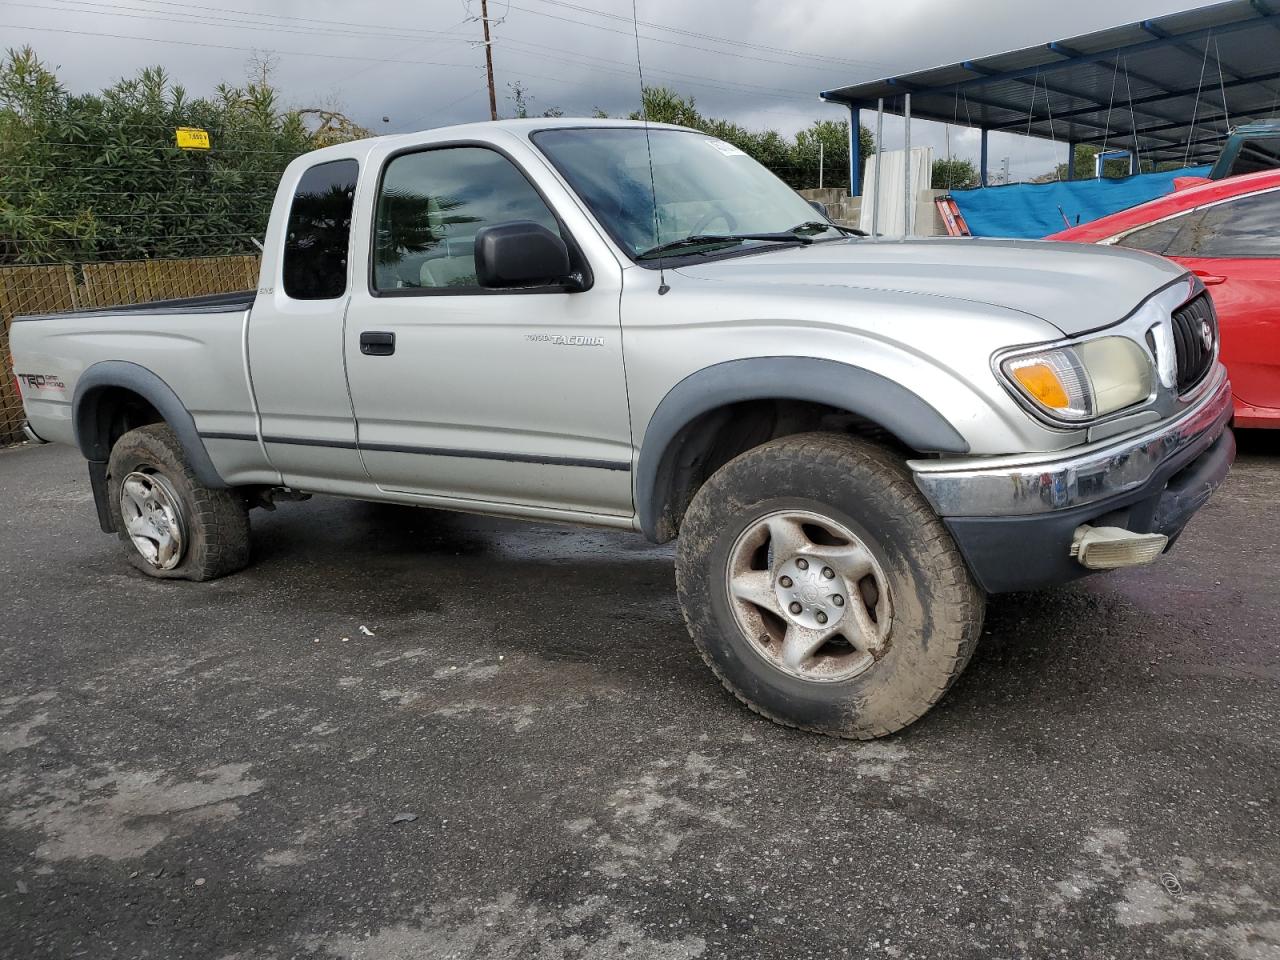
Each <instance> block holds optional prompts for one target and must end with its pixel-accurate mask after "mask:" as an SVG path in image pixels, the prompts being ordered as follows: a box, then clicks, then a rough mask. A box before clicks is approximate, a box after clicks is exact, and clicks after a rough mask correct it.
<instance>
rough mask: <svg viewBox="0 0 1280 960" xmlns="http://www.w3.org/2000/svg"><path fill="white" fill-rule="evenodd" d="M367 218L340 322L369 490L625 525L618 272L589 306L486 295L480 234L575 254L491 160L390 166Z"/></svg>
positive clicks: (559, 297) (608, 275) (517, 182)
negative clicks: (512, 226)
mask: <svg viewBox="0 0 1280 960" xmlns="http://www.w3.org/2000/svg"><path fill="white" fill-rule="evenodd" d="M373 206H374V209H373V210H372V211H371V214H372V215H373V216H374V217H375V220H374V224H373V236H372V239H371V244H370V246H371V247H372V254H371V257H372V266H371V269H370V270H369V283H368V289H361V290H358V291H356V292H355V293H354V294H353V297H352V301H351V304H350V307H349V312H348V316H347V324H346V358H347V376H348V383H349V385H350V389H351V400H352V404H353V406H354V408H355V414H356V420H357V425H358V444H359V448H360V452H361V455H362V456H363V458H364V463H365V466H366V468H367V469H368V471H369V475H370V476H371V477H372V479H373V481H374V482H375V483H376V484H378V486H379V487H381V488H382V489H384V490H387V491H391V492H398V493H410V494H417V495H421V496H424V497H430V498H442V499H446V500H450V501H455V502H458V501H465V503H463V504H460V505H466V506H469V507H471V508H473V509H479V510H482V509H483V508H484V505H485V504H486V503H489V504H495V505H498V504H519V505H522V506H531V507H535V508H544V509H547V510H553V511H571V512H575V513H587V514H606V515H614V516H619V517H622V516H630V515H631V513H632V497H631V473H630V469H631V454H632V447H631V434H630V424H629V418H628V411H627V396H626V382H625V377H624V372H623V365H622V338H621V330H620V326H619V309H618V303H619V286H620V284H619V279H618V277H617V271H616V270H612V271H608V270H606V271H598V272H597V276H596V277H595V282H594V284H593V285H592V286H591V287H590V288H589V289H587V290H586V291H583V292H575V293H566V292H563V291H562V290H561V289H559V288H555V289H552V288H540V289H526V290H519V291H494V290H485V289H482V288H481V287H480V286H479V285H478V284H477V282H476V270H475V258H474V241H475V234H476V231H477V230H478V229H480V228H481V227H483V226H486V225H488V224H494V223H502V222H507V221H512V220H532V221H535V222H537V223H540V224H542V225H544V226H546V227H547V228H548V229H550V230H552V231H555V232H558V233H560V235H561V236H562V237H564V239H565V240H566V242H567V243H568V244H569V245H570V247H571V249H574V250H576V249H577V247H576V246H575V244H574V241H573V238H572V237H570V236H567V235H566V234H567V228H565V227H564V226H563V224H562V223H561V222H560V221H559V220H558V219H557V218H556V217H555V216H554V215H553V214H552V212H551V209H550V208H549V206H548V204H547V203H546V202H545V201H544V199H543V198H542V196H541V194H540V193H539V192H538V190H536V189H535V188H534V186H533V185H532V183H531V181H530V180H529V178H528V177H527V176H526V175H525V173H524V172H523V171H522V170H521V169H520V168H519V167H518V166H517V165H516V163H515V162H514V161H513V160H511V159H509V158H508V157H507V156H506V155H504V154H503V153H500V152H498V151H496V150H493V149H490V148H487V147H482V146H475V145H458V146H441V147H433V148H429V149H423V150H417V151H414V152H409V153H402V154H399V155H395V156H392V157H391V158H390V159H389V160H388V161H387V162H386V165H385V167H384V169H383V171H382V176H381V177H380V180H379V185H378V190H377V196H376V197H375V198H373ZM577 256H581V254H580V253H579V254H577ZM579 265H580V266H584V267H585V264H579Z"/></svg>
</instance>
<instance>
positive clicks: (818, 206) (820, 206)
mask: <svg viewBox="0 0 1280 960" xmlns="http://www.w3.org/2000/svg"><path fill="white" fill-rule="evenodd" d="M809 206H811V207H813V209H815V210H817V211H818V212H819V213H820V214H822V215H823V216H824V217H825V218H826V219H828V220H830V219H831V214H829V213H827V205H826V204H825V203H823V202H822V201H821V200H810V201H809Z"/></svg>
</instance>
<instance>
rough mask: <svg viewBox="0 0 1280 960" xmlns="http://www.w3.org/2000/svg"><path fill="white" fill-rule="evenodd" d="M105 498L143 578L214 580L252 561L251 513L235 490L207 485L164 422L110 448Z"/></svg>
mask: <svg viewBox="0 0 1280 960" xmlns="http://www.w3.org/2000/svg"><path fill="white" fill-rule="evenodd" d="M107 493H108V497H109V498H110V506H111V511H112V516H113V518H114V520H115V526H116V530H117V531H118V533H119V536H120V539H121V541H122V542H123V543H124V548H125V551H126V554H127V556H128V558H129V562H130V563H131V564H133V566H135V567H137V568H138V569H139V570H141V571H142V572H143V573H145V574H147V575H148V576H152V577H158V578H161V579H172V580H213V579H215V578H217V577H223V576H226V575H227V574H229V573H235V572H236V571H237V570H240V569H243V568H244V566H245V565H246V564H248V562H249V512H248V509H247V506H246V504H245V502H244V498H243V497H242V496H240V494H238V493H236V492H235V491H233V490H214V489H210V488H209V487H206V486H204V485H203V484H201V483H200V481H199V480H197V479H196V476H195V474H194V473H193V472H192V471H191V467H190V465H189V464H188V463H187V460H186V457H185V456H184V455H183V452H182V444H180V443H179V442H178V438H177V437H176V436H175V435H174V432H173V431H172V430H171V429H170V428H169V427H168V426H167V425H165V424H163V423H154V424H150V425H148V426H145V427H139V428H138V429H136V430H130V431H129V432H128V433H126V434H125V435H124V436H122V437H121V438H120V439H119V440H117V441H116V444H115V446H114V447H112V448H111V458H110V460H109V461H108V463H107Z"/></svg>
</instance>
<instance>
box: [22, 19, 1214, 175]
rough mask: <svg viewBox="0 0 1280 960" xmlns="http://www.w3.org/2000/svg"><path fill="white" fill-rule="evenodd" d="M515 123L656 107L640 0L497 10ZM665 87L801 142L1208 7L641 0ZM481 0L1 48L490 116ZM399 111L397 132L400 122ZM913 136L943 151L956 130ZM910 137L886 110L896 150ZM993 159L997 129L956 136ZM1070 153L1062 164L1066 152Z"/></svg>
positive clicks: (72, 79) (70, 23)
mask: <svg viewBox="0 0 1280 960" xmlns="http://www.w3.org/2000/svg"><path fill="white" fill-rule="evenodd" d="M490 3H491V5H490V8H489V17H490V20H491V21H493V25H492V30H493V37H494V42H493V53H494V70H495V74H496V82H497V86H498V98H499V102H498V111H499V113H506V114H508V115H510V114H511V113H512V112H513V111H514V105H513V104H512V102H511V100H510V99H509V98H508V94H509V93H510V90H509V88H508V84H509V83H512V82H514V81H519V82H521V83H522V84H523V85H524V86H525V87H526V89H527V90H528V91H529V92H530V93H531V94H532V97H533V98H534V99H533V101H532V104H531V106H532V108H533V110H534V111H536V112H541V111H542V110H543V109H546V108H548V107H557V108H559V109H561V110H563V111H564V112H565V114H566V115H568V116H574V115H583V114H587V115H589V114H590V112H591V110H592V108H593V107H600V108H602V109H604V110H606V111H608V112H609V113H611V114H615V113H626V112H627V111H629V110H631V109H634V107H635V106H636V104H637V102H638V99H639V98H638V83H637V78H636V49H635V39H634V36H633V34H632V22H631V17H632V10H631V4H630V2H629V0H511V2H507V0H490ZM636 6H637V12H638V18H639V21H640V23H639V32H640V50H641V58H642V63H643V66H644V70H645V79H646V81H647V82H648V83H650V84H659V83H661V84H665V85H667V86H671V87H674V88H676V89H678V90H680V91H681V92H683V93H686V94H692V95H693V96H695V97H696V98H697V103H698V107H699V109H700V110H701V111H702V112H703V113H704V114H705V115H708V116H717V117H725V118H728V119H732V120H735V121H737V122H738V123H741V124H743V125H745V126H748V127H752V128H761V127H770V128H774V129H777V130H780V131H782V132H784V133H792V132H794V131H795V130H796V129H797V128H799V127H803V126H805V125H807V124H808V123H809V122H810V121H812V120H813V119H814V118H818V117H829V118H840V117H842V116H847V112H846V111H844V110H843V109H842V108H840V107H837V106H834V105H829V104H823V103H821V102H819V101H818V100H817V92H818V91H819V90H821V89H824V88H830V87H836V86H841V85H843V84H848V83H854V82H858V81H862V80H872V79H876V78H879V77H883V76H888V75H892V74H896V73H904V72H908V71H911V70H915V69H920V68H924V67H930V66H934V65H937V64H942V63H951V62H955V61H957V60H963V59H968V58H973V57H980V56H984V55H988V54H994V53H1000V52H1002V51H1005V50H1009V49H1014V48H1017V47H1022V46H1028V45H1031V44H1036V43H1043V42H1047V41H1049V40H1055V39H1063V38H1066V37H1071V36H1074V35H1077V34H1081V33H1086V32H1088V31H1091V30H1096V29H1099V28H1102V27H1108V26H1114V25H1117V24H1121V23H1128V22H1132V21H1135V20H1140V19H1142V18H1144V17H1152V16H1159V15H1161V14H1166V13H1171V12H1174V11H1176V10H1184V9H1188V8H1192V7H1195V6H1200V4H1196V3H1193V2H1190V0H1071V2H1069V3H1048V2H1046V0H946V2H943V0H636ZM479 15H480V0H360V2H350V0H348V2H343V0H212V2H211V3H199V4H196V3H189V2H183V0H0V37H3V43H0V46H3V47H14V46H20V45H23V44H30V45H31V46H33V47H34V48H35V49H36V50H37V51H38V52H39V54H40V55H41V56H42V57H43V58H44V59H45V60H46V61H47V62H48V63H50V64H51V65H55V66H56V67H57V69H58V73H59V75H60V77H61V78H62V80H63V82H64V83H65V84H66V85H67V86H68V87H70V88H71V89H72V90H75V91H78V92H82V91H90V90H96V89H99V88H101V87H102V86H104V85H106V84H109V83H111V82H113V81H114V80H116V79H118V78H120V77H121V76H126V75H132V74H133V73H134V72H136V69H137V68H138V67H140V66H143V65H147V64H160V65H163V66H164V67H165V68H166V69H168V70H169V72H170V73H171V74H172V75H173V77H174V78H175V79H176V80H178V81H180V82H181V83H183V84H184V85H185V86H186V87H187V89H188V90H189V91H190V92H191V93H193V94H199V93H204V92H207V91H209V90H211V89H212V88H213V87H214V86H215V85H216V84H217V83H218V82H220V81H223V80H238V79H240V78H241V77H242V76H243V75H244V73H245V68H246V63H247V61H248V60H249V59H250V58H251V57H253V56H254V55H259V56H261V55H269V56H270V57H271V58H272V59H273V60H274V61H275V63H276V80H277V83H278V85H279V86H280V88H281V89H282V91H283V93H284V95H285V98H286V100H287V101H288V102H289V103H290V104H292V105H296V106H301V107H309V106H320V105H326V106H327V105H338V106H339V107H340V108H341V109H343V110H344V111H346V112H347V113H348V114H349V115H350V116H351V117H352V118H353V119H355V120H357V121H358V122H360V123H362V124H364V125H365V126H367V127H369V128H370V129H373V130H375V131H377V132H389V133H390V132H400V131H406V130H414V129H421V128H424V127H434V126H442V125H445V124H449V123H456V122H461V121H468V120H481V119H487V117H488V98H487V94H486V88H485V77H484V50H483V48H482V47H481V46H480V45H479V44H477V43H476V41H477V40H478V39H479V37H480V30H481V24H480V22H479V20H478V17H479ZM384 117H386V118H388V119H387V121H386V122H384V121H383V118H384ZM912 136H913V140H915V141H916V142H917V143H920V142H924V143H932V144H933V145H934V146H935V148H936V149H937V151H938V155H943V154H944V153H945V151H946V149H947V139H948V138H947V137H946V135H945V133H944V126H943V125H941V124H932V123H928V122H917V123H916V124H913V126H912ZM901 141H902V125H901V121H898V120H895V119H891V118H886V130H885V145H886V146H887V147H890V148H891V147H893V146H895V145H900V144H901ZM949 142H950V150H951V153H952V154H953V155H956V156H967V157H972V158H974V159H976V156H977V132H976V131H969V130H965V129H963V128H953V129H952V130H951V132H950V137H949ZM1065 153H1066V151H1065V148H1061V149H1059V150H1058V151H1057V153H1055V149H1054V147H1053V146H1052V145H1051V144H1049V143H1046V142H1043V141H1028V140H1027V139H1026V138H1021V137H1016V136H1012V135H993V137H992V143H991V157H992V160H991V162H992V167H993V168H995V167H996V166H998V165H999V163H1000V162H1001V159H1002V158H1003V157H1006V156H1007V157H1008V158H1009V165H1010V169H1011V172H1012V175H1013V177H1014V178H1015V179H1016V178H1019V177H1029V176H1034V175H1036V174H1038V173H1042V172H1044V171H1046V170H1048V169H1051V168H1052V166H1053V164H1054V163H1055V162H1057V161H1058V160H1060V159H1065ZM1057 154H1061V156H1058V155H1057Z"/></svg>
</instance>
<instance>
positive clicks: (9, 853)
mask: <svg viewBox="0 0 1280 960" xmlns="http://www.w3.org/2000/svg"><path fill="white" fill-rule="evenodd" d="M1278 504H1280V436H1277V437H1270V438H1268V437H1266V436H1252V437H1245V438H1244V439H1243V442H1242V454H1241V458H1240V460H1239V462H1238V464H1237V466H1236V468H1235V470H1234V472H1233V474H1232V476H1231V478H1230V479H1229V480H1228V482H1227V484H1226V485H1225V486H1224V488H1223V489H1222V490H1221V491H1219V494H1218V495H1217V497H1216V498H1215V499H1214V500H1213V501H1212V502H1211V503H1210V504H1209V506H1208V507H1207V508H1206V509H1205V510H1204V511H1203V512H1202V513H1201V515H1200V516H1199V517H1197V518H1196V520H1194V521H1193V523H1192V525H1191V526H1190V527H1189V529H1188V531H1187V532H1186V534H1185V535H1184V537H1183V538H1182V540H1181V541H1180V543H1179V544H1178V545H1177V548H1176V549H1175V551H1174V552H1173V553H1172V554H1171V555H1169V556H1168V557H1166V558H1164V559H1163V560H1162V561H1161V562H1160V563H1158V564H1157V565H1155V566H1153V567H1150V568H1147V569H1144V570H1139V571H1130V572H1124V573H1119V574H1114V575H1109V576H1103V577H1096V578H1093V579H1090V580H1087V581H1082V582H1080V583H1077V584H1074V585H1072V586H1069V587H1065V588H1061V589H1057V590H1053V591H1048V592H1045V593H1041V594H1025V595H1015V596H1009V597H1000V598H995V599H993V600H992V601H991V604H990V608H989V612H988V618H987V626H986V632H985V636H984V638H983V641H982V643H981V644H980V645H979V647H978V650H977V653H976V654H975V656H974V659H973V661H972V663H971V664H970V666H969V668H968V670H967V672H966V673H965V674H964V676H963V677H962V678H961V679H960V681H959V682H958V683H957V685H956V686H955V687H954V688H953V689H952V691H951V692H950V694H949V695H948V696H947V697H946V698H945V699H944V700H943V702H942V703H941V704H940V705H939V706H938V707H937V708H936V709H935V710H934V711H933V712H932V713H930V714H929V715H928V716H927V717H925V718H924V719H923V720H922V721H920V722H919V723H918V724H916V725H915V726H913V727H911V728H910V729H908V730H907V731H905V732H904V733H902V734H899V735H897V736H895V737H892V738H889V739H887V740H882V741H877V742H872V743H848V742H840V741H834V740H828V739H823V738H820V737H816V736H813V735H808V734H800V733H794V732H790V731H787V730H784V729H781V728H779V727H776V726H773V725H771V724H770V723H768V722H767V721H764V720H762V719H760V718H759V717H756V716H755V715H753V714H751V713H749V712H748V711H746V710H745V709H743V708H742V707H740V706H739V705H738V704H737V703H736V702H735V701H734V700H733V698H732V697H730V696H729V695H728V694H727V693H725V692H724V691H723V690H722V689H721V687H720V686H719V684H718V683H717V682H716V681H715V680H714V678H713V677H712V676H711V674H710V672H709V671H708V670H707V669H706V668H705V667H704V665H703V664H702V662H701V660H700V659H699V658H698V657H697V655H696V654H695V652H694V650H693V648H692V645H691V644H690V642H689V640H688V638H687V635H686V633H685V629H684V625H683V623H682V621H681V617H680V614H679V610H678V608H677V605H676V602H675V597H674V588H673V574H672V550H671V548H670V547H653V546H650V545H648V544H646V543H645V542H644V541H643V540H642V539H641V538H639V537H636V536H629V535H626V534H623V533H613V532H598V531H589V530H579V529H574V528H569V527H562V526H554V525H541V524H539V525H533V524H521V523H517V522H508V521H501V520H491V519H484V518H476V517H467V516H460V515H451V514H446V513H439V512H434V511H427V510H414V509H411V508H399V507H387V506H378V505H372V504H365V503H354V502H346V501H339V500H331V499H319V498H317V499H315V500H312V501H310V502H307V503H288V504H282V505H281V506H280V508H279V510H277V511H276V512H275V513H265V512H262V511H255V513H254V517H253V522H254V538H255V539H254V545H255V546H254V549H255V556H254V563H253V565H252V566H251V567H250V569H248V570H247V571H245V572H244V573H241V574H238V575H236V576H233V577H230V578H227V579H224V580H221V581H216V582H213V583H207V584H188V583H171V582H158V581H155V580H150V579H148V578H146V577H144V576H142V575H140V574H138V573H136V572H134V571H132V570H131V569H130V568H129V567H128V566H127V564H126V563H125V561H124V560H123V558H122V556H121V553H120V550H121V547H120V545H119V544H118V543H116V542H115V541H114V540H113V539H112V538H110V537H108V536H105V535H103V534H101V533H99V532H98V531H97V526H96V522H95V519H94V512H93V506H92V501H91V497H90V493H89V487H88V482H87V477H86V473H85V470H84V464H83V461H82V460H81V459H80V457H79V456H78V454H77V453H76V452H75V451H73V450H69V449H65V448H55V447H30V446H24V447H19V448H14V449H10V450H4V451H0V956H2V957H5V958H22V960H28V958H44V957H56V958H70V957H90V958H107V957H110V958H121V960H124V958H134V957H137V958H143V957H147V958H164V960H170V958H179V957H183V958H187V957H190V958H221V960H231V958H237V960H257V958H292V957H308V958H312V957H314V958H332V957H342V958H360V960H411V958H412V960H424V958H431V960H434V958H446V957H447V958H459V960H481V958H485V960H488V958H500V960H507V958H549V960H574V958H581V960H588V958H590V960H615V958H637V960H639V958H644V960H685V958H695V957H705V958H754V957H778V958H805V957H815V958H817V957H820V958H827V957H846V956H847V957H875V958H879V957H885V958H908V957H946V958H970V957H972V958H999V957H1009V958H1014V957H1069V958H1073V960H1075V958H1094V957H1097V958H1103V957H1107V958H1110V957H1116V958H1128V957H1157V958H1171V957H1221V958H1230V960H1267V958H1280V829H1278V824H1280V810H1278V809H1277V805H1278V804H1280V743H1278V742H1277V730H1278V724H1280V590H1278V589H1277V588H1278V586H1280V573H1278V571H1280V517H1278V516H1277V505H1278Z"/></svg>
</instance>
